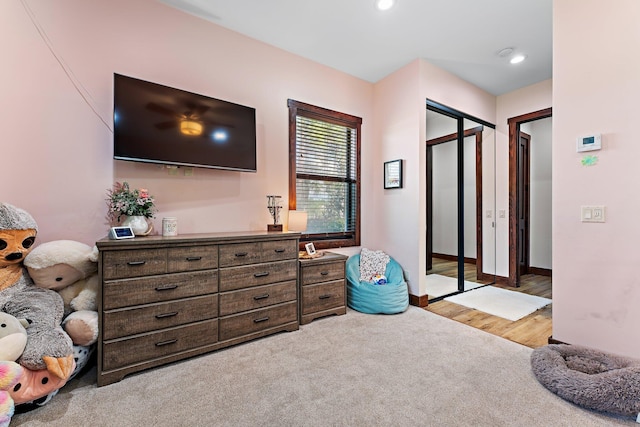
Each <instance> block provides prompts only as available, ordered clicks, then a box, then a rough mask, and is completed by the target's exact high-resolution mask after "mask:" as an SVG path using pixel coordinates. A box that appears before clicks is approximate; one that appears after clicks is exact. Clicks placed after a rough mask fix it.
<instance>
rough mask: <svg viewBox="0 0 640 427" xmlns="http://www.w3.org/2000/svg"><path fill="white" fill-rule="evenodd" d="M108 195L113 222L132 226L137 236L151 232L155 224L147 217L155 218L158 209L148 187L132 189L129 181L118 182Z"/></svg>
mask: <svg viewBox="0 0 640 427" xmlns="http://www.w3.org/2000/svg"><path fill="white" fill-rule="evenodd" d="M107 195H108V198H107V202H108V205H109V218H110V219H111V220H112V221H113V222H117V223H120V224H122V225H128V226H130V227H131V228H132V230H133V232H134V234H135V235H137V236H145V235H148V234H149V233H150V232H151V230H152V229H153V225H152V224H151V223H150V222H149V221H147V218H154V217H155V213H156V211H157V209H156V207H155V205H154V201H155V199H154V198H153V196H151V195H149V192H148V191H147V189H146V188H139V189H131V187H129V183H127V182H123V183H119V182H116V183H115V184H114V185H113V188H112V189H111V190H108V191H107ZM123 218H124V219H123ZM121 220H122V221H121Z"/></svg>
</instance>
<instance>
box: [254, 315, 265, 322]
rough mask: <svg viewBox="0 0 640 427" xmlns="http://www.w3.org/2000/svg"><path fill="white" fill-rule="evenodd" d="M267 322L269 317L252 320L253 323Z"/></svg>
mask: <svg viewBox="0 0 640 427" xmlns="http://www.w3.org/2000/svg"><path fill="white" fill-rule="evenodd" d="M267 320H269V316H266V317H261V318H259V319H254V320H253V323H262V322H266V321H267Z"/></svg>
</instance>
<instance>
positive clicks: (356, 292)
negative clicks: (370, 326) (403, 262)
mask: <svg viewBox="0 0 640 427" xmlns="http://www.w3.org/2000/svg"><path fill="white" fill-rule="evenodd" d="M346 270H347V305H348V306H349V307H351V308H352V309H354V310H356V311H360V312H362V313H369V314H395V313H402V312H403V311H405V310H406V309H407V308H408V307H409V289H408V287H407V282H405V281H404V274H403V271H402V267H401V266H400V264H398V263H397V262H396V261H395V260H394V259H393V258H391V257H389V263H388V264H387V267H386V270H385V274H384V275H385V276H386V278H387V283H385V284H383V285H377V284H374V283H372V282H365V281H360V255H353V256H351V257H350V258H349V259H348V260H347V264H346Z"/></svg>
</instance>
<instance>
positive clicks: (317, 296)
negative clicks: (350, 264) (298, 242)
mask: <svg viewBox="0 0 640 427" xmlns="http://www.w3.org/2000/svg"><path fill="white" fill-rule="evenodd" d="M347 258H348V257H347V256H346V255H341V254H336V253H333V252H326V251H325V252H324V255H323V256H321V257H319V258H310V259H303V258H300V260H299V262H300V288H301V291H300V324H301V325H304V324H306V323H309V322H311V321H313V320H314V319H317V318H319V317H324V316H329V315H332V314H336V315H340V314H345V313H346V312H347V289H346V284H347V281H346V276H345V262H346V261H347Z"/></svg>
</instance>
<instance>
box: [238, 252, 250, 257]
mask: <svg viewBox="0 0 640 427" xmlns="http://www.w3.org/2000/svg"><path fill="white" fill-rule="evenodd" d="M247 255H249V254H248V253H247V252H238V253H237V254H236V256H237V257H243V256H247Z"/></svg>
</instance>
